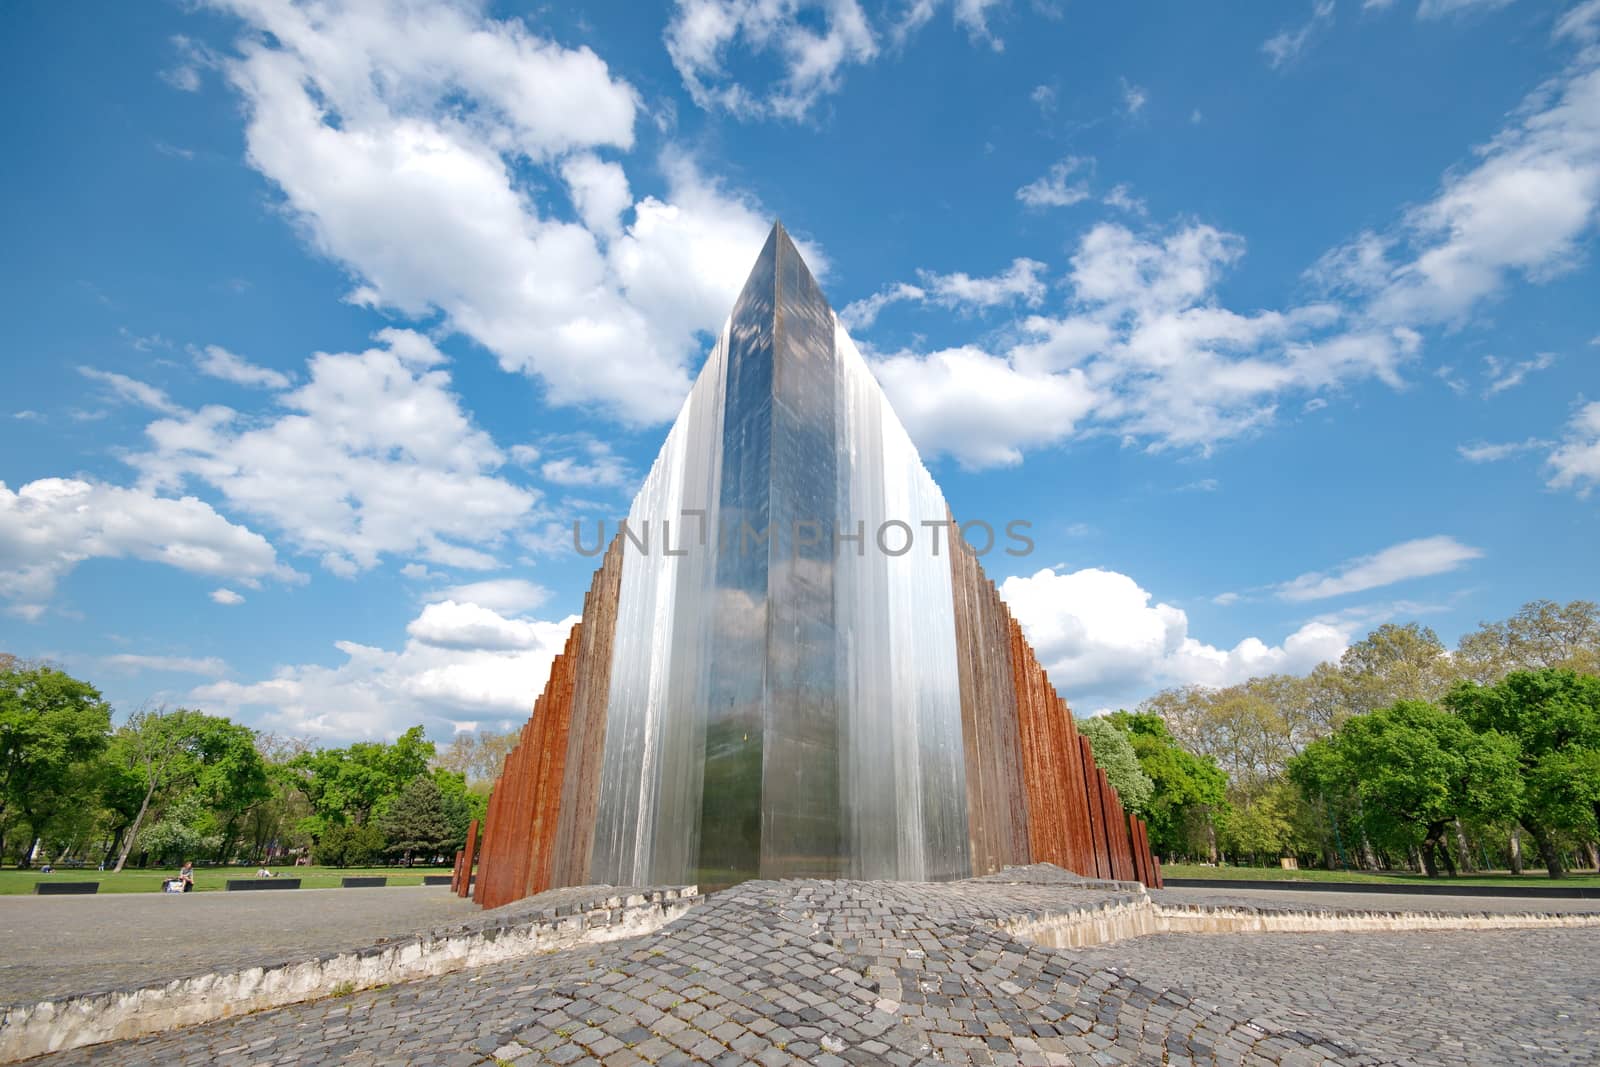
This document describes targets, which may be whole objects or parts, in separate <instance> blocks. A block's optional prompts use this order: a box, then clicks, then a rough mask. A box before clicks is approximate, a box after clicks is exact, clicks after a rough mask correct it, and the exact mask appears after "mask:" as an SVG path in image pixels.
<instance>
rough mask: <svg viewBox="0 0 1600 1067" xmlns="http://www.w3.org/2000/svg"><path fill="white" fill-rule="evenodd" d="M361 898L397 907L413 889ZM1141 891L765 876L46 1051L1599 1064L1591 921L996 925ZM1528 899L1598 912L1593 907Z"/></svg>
mask: <svg viewBox="0 0 1600 1067" xmlns="http://www.w3.org/2000/svg"><path fill="white" fill-rule="evenodd" d="M336 892H337V893H356V892H360V891H355V890H348V891H336ZM368 892H371V893H375V894H383V896H382V898H381V899H382V900H385V901H387V900H389V899H390V896H391V895H392V894H397V893H404V892H405V891H403V890H374V891H368ZM414 892H418V893H421V892H423V891H420V890H419V891H414ZM564 892H565V893H567V894H568V897H567V899H572V898H571V896H570V894H571V893H572V892H573V891H564ZM300 895H306V894H299V895H297V894H294V893H286V894H284V896H286V897H290V898H295V897H297V896H300ZM1151 896H1152V898H1153V899H1155V900H1158V901H1160V900H1163V899H1165V900H1169V901H1180V900H1181V901H1183V902H1187V903H1195V902H1199V903H1211V902H1221V903H1230V904H1240V903H1241V902H1243V901H1246V900H1248V901H1250V905H1249V906H1253V907H1257V908H1274V909H1276V908H1283V907H1288V908H1296V909H1305V908H1311V909H1316V908H1327V907H1345V906H1347V905H1348V906H1350V907H1353V908H1357V909H1360V910H1363V911H1371V910H1381V909H1385V908H1388V907H1392V906H1394V905H1393V904H1392V903H1391V902H1389V901H1387V900H1383V899H1378V900H1374V899H1372V897H1371V896H1370V895H1367V894H1361V895H1360V897H1361V899H1360V900H1358V901H1354V902H1347V901H1345V900H1343V899H1338V900H1329V899H1319V898H1323V897H1333V896H1335V895H1334V894H1320V893H1306V892H1292V891H1291V892H1283V893H1270V894H1269V895H1268V896H1267V897H1266V898H1262V897H1261V896H1260V895H1259V892H1258V891H1228V892H1212V891H1202V890H1168V891H1164V892H1160V893H1155V894H1152V895H1151ZM218 899H225V898H218ZM372 899H374V900H378V899H379V898H378V897H374V898H372ZM394 899H395V900H396V901H398V900H399V899H400V898H398V897H395V898H394ZM1138 899H1141V896H1140V894H1138V893H1137V892H1130V891H1128V890H1125V889H1117V888H1115V887H1108V886H1106V885H1104V884H1100V885H1089V884H1084V883H1082V881H1081V880H1078V879H1075V878H1074V877H1073V876H1070V875H1067V874H1065V873H1064V872H1060V871H1057V870H1055V869H1053V868H1048V867H1035V868H1025V869H1021V870H1013V871H1007V872H1003V873H1002V874H1001V875H996V876H992V877H991V878H988V879H975V880H972V881H967V882H957V883H949V884H941V885H910V884H897V883H861V882H821V881H790V882H751V883H746V884H744V885H741V886H738V887H735V888H734V889H731V890H728V891H726V892H723V893H719V894H716V895H714V896H712V897H710V898H708V899H706V900H705V901H703V902H702V903H700V904H698V905H696V906H695V907H693V908H692V909H691V910H690V911H689V912H688V914H687V915H685V916H683V917H682V918H680V919H678V920H677V921H676V922H674V923H672V924H670V925H669V926H666V927H665V928H663V929H661V930H658V931H657V932H655V933H653V934H649V935H647V936H644V937H638V938H632V939H628V940H620V941H614V942H609V943H605V944H595V945H587V946H580V947H579V948H576V949H573V950H569V951H564V952H558V953H552V954H548V955H540V956H531V957H525V958H521V959H517V960H514V961H510V962H506V963H498V964H492V965H489V966H485V967H480V968H477V969H473V970H467V971H461V972H457V973H454V974H449V975H445V976H442V977H439V978H432V979H427V980H423V981H418V982H411V983H402V984H396V985H393V986H389V987H386V988H382V989H374V990H370V991H365V992H358V993H354V994H351V995H348V996H334V997H327V998H324V999H322V1000H318V1001H313V1002H310V1003H305V1004H300V1005H295V1006H291V1007H287V1008H282V1009H278V1010H275V1011H269V1012H262V1013H259V1014H256V1015H251V1016H246V1017H242V1018H236V1019H230V1020H225V1021H222V1022H217V1023H211V1024H207V1025H204V1026H199V1027H194V1028H192V1029H188V1030H182V1031H176V1032H172V1033H167V1034H162V1035H157V1036H153V1037H149V1038H144V1039H140V1040H137V1041H130V1042H121V1043H117V1044H112V1045H100V1046H95V1047H91V1048H84V1049H79V1050H75V1051H70V1052H65V1053H59V1054H57V1055H54V1056H50V1057H45V1058H43V1059H41V1060H37V1061H33V1062H35V1063H38V1064H41V1065H44V1067H66V1065H69V1064H114V1065H122V1064H130V1065H131V1064H152V1065H161V1067H182V1065H190V1064H194V1065H198V1064H217V1063H220V1064H234V1063H237V1064H249V1065H255V1064H323V1063H349V1064H418V1065H420V1064H459V1065H462V1067H466V1065H477V1064H494V1063H497V1062H509V1063H515V1064H517V1065H519V1067H522V1065H532V1064H536V1063H555V1064H563V1065H568V1064H583V1065H585V1067H589V1065H593V1064H604V1065H606V1067H624V1065H632V1064H637V1063H641V1062H648V1063H658V1064H683V1063H713V1064H729V1065H732V1064H746V1063H755V1064H762V1065H764V1067H777V1065H780V1064H798V1063H815V1064H821V1065H823V1067H836V1065H838V1064H843V1063H860V1064H876V1063H888V1064H897V1065H898V1064H909V1063H924V1062H927V1063H937V1062H952V1063H995V1064H1030V1065H1033V1064H1038V1065H1044V1064H1054V1063H1085V1064H1107V1065H1109V1064H1118V1063H1175V1064H1176V1063H1191V1062H1193V1063H1279V1064H1296V1065H1297V1064H1317V1063H1327V1064H1377V1063H1417V1064H1433V1063H1441V1064H1443V1063H1450V1064H1456V1063H1463V1062H1465V1063H1474V1064H1476V1063H1483V1064H1491V1063H1541V1064H1546V1063H1548V1064H1568V1063H1570V1064H1578V1063H1594V1062H1596V1058H1597V1053H1596V1049H1597V1048H1600V968H1597V967H1596V965H1595V963H1594V961H1595V960H1596V959H1600V927H1596V926H1589V927H1579V928H1570V929H1534V930H1503V931H1458V932H1426V933H1418V932H1405V933H1397V932H1362V933H1317V934H1182V935H1175V934H1161V935H1154V936H1147V937H1140V938H1133V939H1129V940H1123V941H1119V942H1116V943H1113V944H1108V945H1102V946H1099V947H1095V948H1089V949H1078V950H1058V949H1049V948H1042V947H1039V946H1036V945H1032V944H1028V943H1025V942H1023V941H1020V940H1018V939H1016V938H1014V937H1012V936H1011V935H1009V934H1007V933H1006V932H1004V930H1002V929H1001V926H1002V924H1004V923H1006V922H1007V921H1008V920H1013V919H1017V918H1022V917H1037V916H1041V915H1053V914H1060V913H1063V912H1069V911H1071V910H1072V909H1075V908H1095V907H1100V906H1105V905H1108V904H1112V905H1114V904H1116V903H1118V902H1119V901H1121V902H1128V901H1135V900H1138ZM75 903H85V902H84V901H78V902H75ZM529 903H530V905H532V904H536V903H537V902H529ZM1506 903H1507V902H1506V901H1504V900H1503V899H1501V898H1495V899H1485V898H1464V899H1461V900H1459V901H1445V900H1443V899H1442V898H1427V899H1426V900H1425V901H1421V900H1419V898H1416V897H1410V898H1403V899H1402V900H1401V902H1400V904H1399V906H1400V907H1403V908H1405V909H1409V910H1426V911H1433V912H1449V911H1459V912H1470V913H1482V912H1489V911H1500V910H1505V908H1504V907H1503V905H1506ZM1520 903H1522V904H1529V905H1531V906H1532V907H1533V910H1535V911H1541V912H1550V911H1563V912H1575V911H1584V912H1589V913H1592V912H1594V911H1595V910H1596V906H1597V904H1600V902H1595V901H1571V902H1568V901H1549V900H1543V901H1534V902H1520ZM424 906H426V905H424ZM446 906H447V907H450V906H451V905H446ZM1510 906H1516V905H1510ZM454 917H455V916H454V915H452V919H453V918H454ZM13 943H14V942H13Z"/></svg>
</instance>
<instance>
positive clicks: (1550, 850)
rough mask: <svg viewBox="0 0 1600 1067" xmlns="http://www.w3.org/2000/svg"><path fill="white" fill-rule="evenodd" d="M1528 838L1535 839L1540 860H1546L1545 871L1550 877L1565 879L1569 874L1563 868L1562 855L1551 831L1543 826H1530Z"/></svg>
mask: <svg viewBox="0 0 1600 1067" xmlns="http://www.w3.org/2000/svg"><path fill="white" fill-rule="evenodd" d="M1528 836H1529V837H1531V838H1533V843H1534V844H1535V845H1537V846H1538V847H1539V858H1540V859H1542V860H1544V867H1545V870H1547V871H1549V872H1550V877H1552V878H1561V877H1563V876H1564V875H1565V874H1566V873H1567V872H1566V871H1564V870H1562V868H1561V853H1560V851H1559V850H1557V848H1556V843H1555V841H1554V840H1553V839H1552V838H1551V837H1550V833H1549V831H1547V830H1545V828H1544V827H1542V826H1532V825H1530V826H1528Z"/></svg>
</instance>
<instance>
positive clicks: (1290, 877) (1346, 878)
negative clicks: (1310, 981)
mask: <svg viewBox="0 0 1600 1067" xmlns="http://www.w3.org/2000/svg"><path fill="white" fill-rule="evenodd" d="M1161 873H1162V874H1163V875H1165V876H1166V877H1168V878H1219V879H1222V878H1225V879H1240V880H1256V881H1273V882H1386V883H1400V884H1405V883H1410V884H1416V883H1424V884H1430V885H1523V886H1539V885H1585V886H1589V885H1594V886H1600V874H1594V873H1592V872H1590V873H1578V874H1569V875H1567V876H1566V877H1565V878H1563V879H1561V880H1560V881H1552V880H1551V878H1550V877H1549V875H1547V874H1545V872H1544V868H1542V867H1540V868H1536V869H1535V868H1530V869H1527V870H1525V871H1524V873H1522V874H1521V875H1515V874H1512V873H1510V872H1509V871H1484V872H1480V873H1478V874H1470V875H1462V876H1461V877H1460V878H1449V877H1445V876H1441V877H1438V878H1428V877H1427V876H1425V875H1421V874H1413V873H1411V872H1410V871H1384V872H1382V873H1377V872H1373V871H1324V870H1299V871H1286V870H1284V869H1283V868H1282V867H1202V866H1200V865H1199V864H1195V863H1164V864H1162V865H1161Z"/></svg>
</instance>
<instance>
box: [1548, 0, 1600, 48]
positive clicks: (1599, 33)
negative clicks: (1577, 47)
mask: <svg viewBox="0 0 1600 1067" xmlns="http://www.w3.org/2000/svg"><path fill="white" fill-rule="evenodd" d="M1555 36H1556V37H1557V38H1562V37H1568V38H1571V39H1572V40H1574V41H1578V42H1580V43H1583V44H1589V43H1592V42H1594V41H1595V40H1597V39H1600V0H1584V2H1583V3H1581V4H1576V5H1574V6H1573V7H1572V8H1570V9H1569V10H1568V11H1567V12H1566V14H1564V15H1562V16H1561V18H1560V20H1559V21H1557V22H1556V28H1555Z"/></svg>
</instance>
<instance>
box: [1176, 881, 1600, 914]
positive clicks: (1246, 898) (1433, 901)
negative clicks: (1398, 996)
mask: <svg viewBox="0 0 1600 1067" xmlns="http://www.w3.org/2000/svg"><path fill="white" fill-rule="evenodd" d="M1150 899H1151V900H1154V901H1156V902H1157V903H1182V904H1217V905H1225V904H1243V905H1245V906H1246V907H1254V908H1260V907H1273V908H1279V907H1283V908H1299V909H1304V908H1313V909H1315V908H1337V909H1349V910H1352V911H1435V912H1447V913H1450V914H1461V913H1475V912H1485V911H1487V912H1494V913H1495V914H1497V915H1499V914H1505V913H1508V912H1515V913H1517V914H1524V913H1535V914H1537V913H1545V914H1551V913H1556V912H1560V913H1562V914H1565V915H1571V914H1573V913H1575V912H1585V913H1591V912H1600V900H1590V899H1584V898H1582V897H1452V896H1445V895H1443V894H1439V895H1437V896H1436V895H1434V894H1432V893H1326V892H1320V891H1317V890H1309V889H1209V888H1208V889H1199V888H1190V887H1177V888H1172V889H1157V890H1154V891H1152V892H1151V894H1150Z"/></svg>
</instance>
